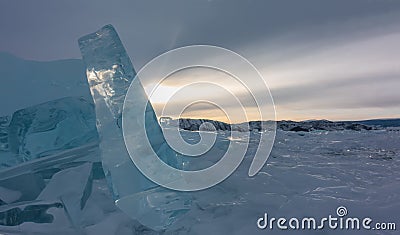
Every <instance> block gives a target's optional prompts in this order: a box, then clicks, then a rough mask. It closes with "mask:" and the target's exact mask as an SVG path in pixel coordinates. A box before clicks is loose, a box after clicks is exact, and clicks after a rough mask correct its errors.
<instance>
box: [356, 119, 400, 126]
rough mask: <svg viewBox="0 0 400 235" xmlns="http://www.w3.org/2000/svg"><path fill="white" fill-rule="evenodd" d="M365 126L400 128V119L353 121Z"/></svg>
mask: <svg viewBox="0 0 400 235" xmlns="http://www.w3.org/2000/svg"><path fill="white" fill-rule="evenodd" d="M352 122H353V123H360V124H364V125H371V126H379V127H400V118H395V119H372V120H363V121H352Z"/></svg>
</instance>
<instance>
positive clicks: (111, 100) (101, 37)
mask: <svg viewBox="0 0 400 235" xmlns="http://www.w3.org/2000/svg"><path fill="white" fill-rule="evenodd" d="M79 47H80V49H81V53H82V56H83V60H84V62H85V64H86V66H87V79H88V82H89V86H90V90H91V94H92V96H93V99H94V102H95V110H96V119H97V129H98V132H99V135H100V149H101V157H102V162H103V168H104V171H105V175H106V178H107V180H108V183H109V185H110V188H111V190H112V193H113V196H114V199H115V200H116V202H117V205H119V206H120V208H121V209H122V210H124V211H125V212H126V213H128V214H129V215H130V216H131V217H133V218H136V219H137V220H138V221H139V222H141V223H142V224H144V225H146V226H148V227H151V228H153V229H165V228H166V227H168V226H169V225H170V224H172V223H173V222H174V221H175V220H176V219H178V218H179V217H180V216H181V215H183V214H184V213H185V212H186V211H187V210H188V209H189V206H190V198H189V197H188V195H187V194H185V193H182V192H176V191H172V190H168V189H165V188H161V187H159V186H157V185H155V184H154V183H153V182H151V181H150V180H148V179H147V178H146V177H145V176H143V175H142V173H141V172H140V171H139V170H138V169H137V168H136V166H135V165H134V164H133V162H132V160H131V158H130V157H129V154H128V152H127V150H126V147H125V143H124V139H123V135H122V129H121V123H122V122H121V118H122V107H123V103H124V99H125V95H126V93H127V90H128V88H129V86H130V84H131V82H132V81H133V79H138V78H135V76H136V72H135V70H134V68H133V66H132V63H131V61H130V59H129V57H128V55H127V53H126V51H125V49H124V47H123V45H122V42H121V40H120V39H119V37H118V34H117V33H116V31H115V29H114V28H113V27H112V26H111V25H107V26H104V27H103V28H101V29H100V30H98V31H97V32H95V33H92V34H89V35H86V36H84V37H82V38H80V39H79ZM143 94H145V93H144V92H143ZM146 99H147V97H146ZM146 129H147V130H148V136H147V137H148V138H149V141H150V143H151V145H152V147H153V149H154V150H155V152H157V153H159V154H160V155H159V156H160V158H161V159H162V160H163V161H164V162H166V163H167V164H169V165H171V166H173V167H177V168H181V165H180V164H181V161H180V160H179V159H178V156H177V154H176V153H175V152H174V151H173V150H172V149H171V148H170V147H169V146H168V145H166V141H165V139H164V136H163V134H162V130H161V127H160V126H159V124H158V122H157V118H156V115H155V113H154V110H153V108H152V106H151V104H150V103H148V106H147V111H146ZM144 138H145V137H144ZM144 141H145V140H144ZM140 144H141V143H138V145H140ZM143 157H146V156H143Z"/></svg>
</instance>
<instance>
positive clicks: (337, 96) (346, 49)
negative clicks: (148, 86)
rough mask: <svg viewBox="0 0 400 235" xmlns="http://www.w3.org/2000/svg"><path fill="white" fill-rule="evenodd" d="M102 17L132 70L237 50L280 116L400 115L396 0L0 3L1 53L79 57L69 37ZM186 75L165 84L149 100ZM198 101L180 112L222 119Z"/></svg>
mask: <svg viewBox="0 0 400 235" xmlns="http://www.w3.org/2000/svg"><path fill="white" fill-rule="evenodd" d="M105 24H112V25H113V26H114V27H115V28H116V30H117V31H118V33H119V35H120V37H121V40H122V42H123V43H124V46H125V48H126V49H127V52H128V54H129V56H130V57H131V59H132V61H133V64H134V66H135V68H136V70H139V69H140V68H141V67H143V66H144V65H145V64H146V63H147V62H149V61H150V60H151V59H153V58H154V57H156V56H158V55H160V54H161V53H164V52H166V51H168V50H171V49H174V48H178V47H182V46H187V45H194V44H210V45H216V46H221V47H224V48H227V49H229V50H232V51H235V52H237V53H239V54H240V55H242V56H243V57H245V58H247V59H248V60H249V61H250V62H251V63H253V64H254V66H255V67H256V68H257V69H258V70H259V71H260V73H261V75H262V76H263V78H264V80H265V82H266V83H267V84H268V86H269V88H270V91H271V93H272V96H273V98H274V102H275V105H276V114H277V119H279V120H280V119H292V120H308V119H331V120H355V119H358V120H359V119H373V118H392V117H393V118H394V117H400V102H399V101H400V92H398V90H399V88H400V44H399V42H400V1H394V0H337V1H321V0H303V1H289V0H276V1H269V0H267V1H253V0H249V1H219V0H214V1H212V0H211V1H207V0H187V1H183V0H182V1H175V0H171V1H152V0H150V1H133V0H126V1H105V0H96V1H94V0H85V1H81V0H79V1H78V0H59V1H52V0H46V1H45V0H35V1H21V0H0V30H1V32H2V33H1V34H0V51H3V52H8V53H11V54H13V55H15V56H17V57H20V58H24V59H27V60H37V61H52V60H60V59H70V58H81V55H80V52H79V48H78V45H77V39H78V38H79V37H81V36H82V35H85V34H88V33H91V32H94V31H96V30H97V29H99V28H100V27H102V26H103V25H105ZM192 72H193V71H192ZM193 73H196V72H193ZM197 73H198V74H202V76H217V75H218V74H219V75H220V76H219V78H218V79H221V80H223V78H222V77H223V76H225V75H223V74H220V73H218V72H214V73H211V72H210V71H205V70H204V71H197ZM191 76H192V75H190V73H188V72H182V73H181V74H180V75H179V74H177V75H176V76H175V77H174V78H171V81H172V80H175V81H178V82H170V83H169V84H167V83H166V84H163V85H164V86H161V89H163V90H161V91H162V93H163V95H161V97H160V96H158V97H155V98H154V99H155V100H154V105H155V106H156V107H158V106H160V105H162V104H163V99H164V100H165V99H167V98H169V97H170V95H168V94H170V93H171V92H174V91H176V90H177V89H178V88H179V86H180V84H181V83H180V82H179V81H182V80H184V79H187V78H190V77H191ZM0 79H1V77H0ZM246 79H250V80H251V79H252V78H246ZM196 89H197V88H196ZM192 91H193V90H190V89H189V90H188V91H187V96H190V94H193V92H192ZM252 92H254V93H259V94H263V93H265V92H266V91H265V90H263V89H260V90H254V91H252ZM215 93H218V92H213V91H212V90H209V91H208V92H206V94H209V95H210V96H212V95H213V94H215ZM187 96H186V97H187ZM163 97H164V98H163ZM181 97H185V96H184V95H182V96H181ZM162 98H163V99H162ZM157 99H158V100H157ZM220 100H221V102H229V100H228V98H225V99H224V97H221V98H220ZM206 106H207V105H204V104H203V105H201V104H199V105H197V106H195V105H194V106H193V107H192V108H189V109H188V110H187V111H186V114H187V115H188V116H193V117H210V118H213V119H220V120H225V118H224V117H223V113H222V112H220V111H217V110H215V107H214V106H210V105H208V106H207V107H208V108H207V107H206ZM234 108H235V107H233V109H234ZM248 108H249V110H252V109H253V108H254V107H253V106H252V104H248ZM252 115H253V114H250V119H256V116H254V115H253V116H252ZM236 121H239V120H236Z"/></svg>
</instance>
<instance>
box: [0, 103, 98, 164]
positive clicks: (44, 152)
mask: <svg viewBox="0 0 400 235" xmlns="http://www.w3.org/2000/svg"><path fill="white" fill-rule="evenodd" d="M97 141H98V135H97V130H96V125H95V115H94V108H93V103H91V102H89V101H87V100H85V99H84V98H81V97H65V98H61V99H57V100H52V101H49V102H46V103H42V104H38V105H34V106H31V107H27V108H24V109H21V110H18V111H16V112H14V114H13V115H12V117H11V118H10V117H0V169H1V168H6V167H11V166H15V165H18V164H20V163H23V162H26V161H30V160H33V159H37V158H41V157H44V156H49V155H52V154H54V153H58V152H60V151H64V150H66V149H72V148H75V147H79V146H81V145H85V144H88V143H91V142H97Z"/></svg>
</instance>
